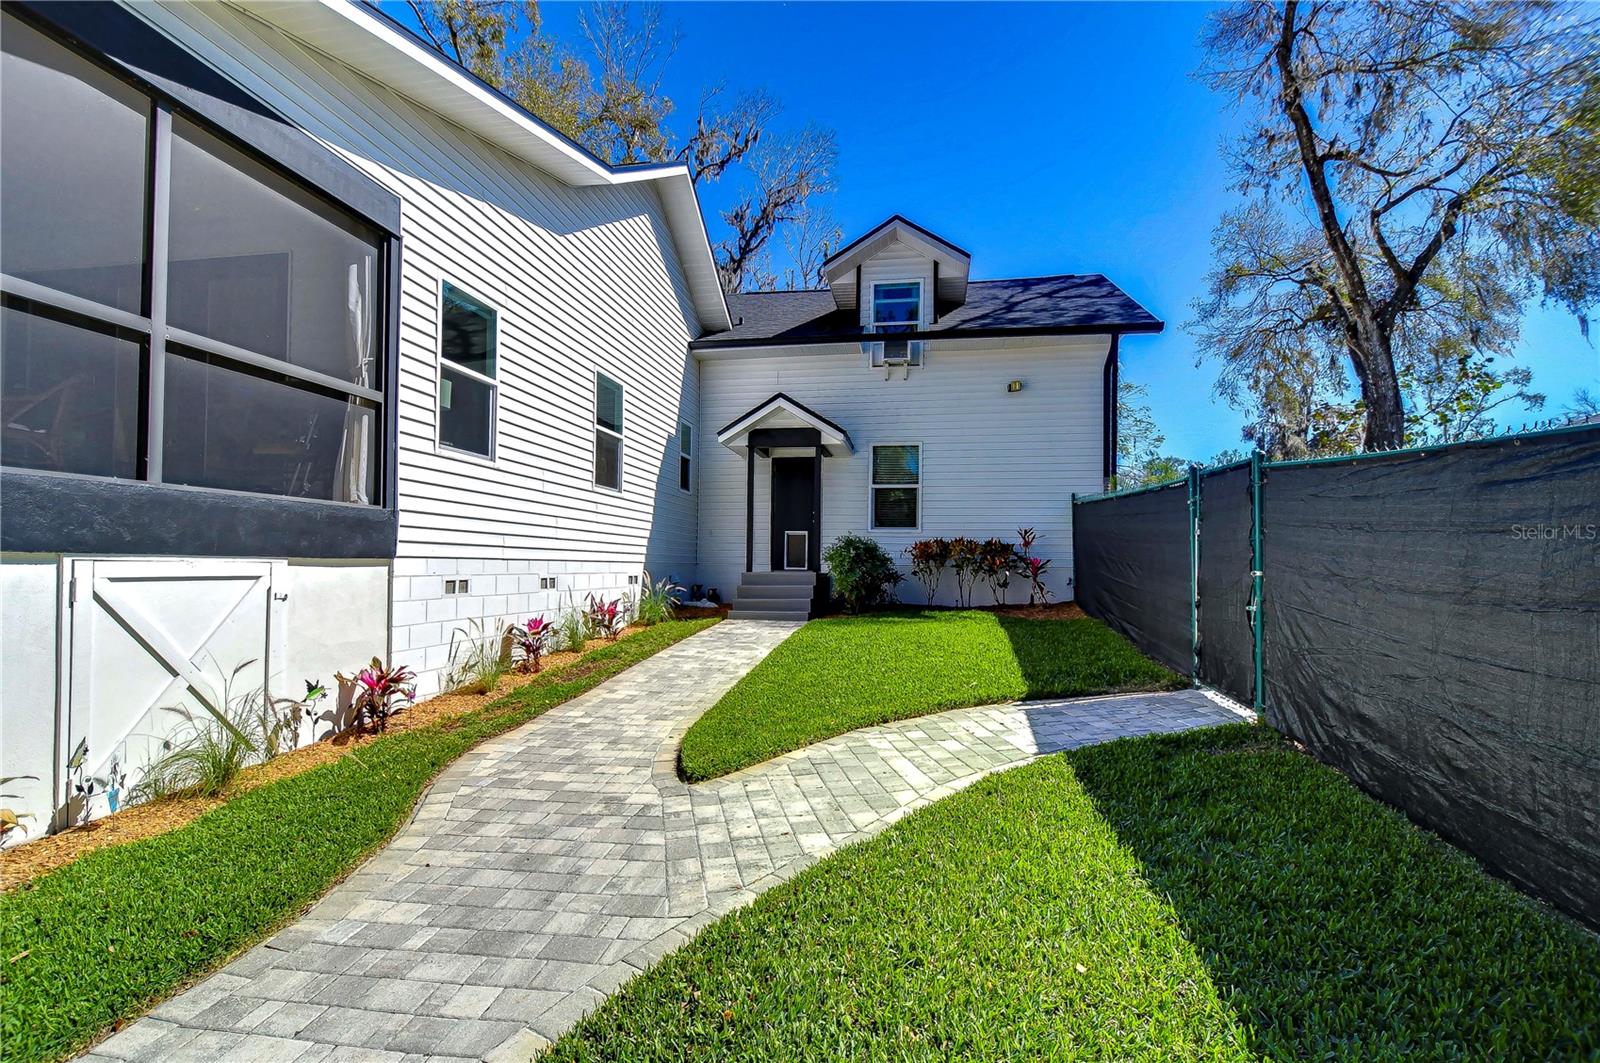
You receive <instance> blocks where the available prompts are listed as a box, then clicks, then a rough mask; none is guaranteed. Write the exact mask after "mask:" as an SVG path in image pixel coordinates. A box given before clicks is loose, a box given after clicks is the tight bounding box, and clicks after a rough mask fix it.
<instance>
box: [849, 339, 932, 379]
mask: <svg viewBox="0 0 1600 1063" xmlns="http://www.w3.org/2000/svg"><path fill="white" fill-rule="evenodd" d="M927 349H928V341H927V340H900V339H883V340H863V341H862V343H861V351H862V353H863V354H865V355H867V357H868V358H869V359H871V364H872V366H873V367H874V368H879V367H882V368H886V369H894V368H901V369H905V370H907V371H908V372H909V370H910V368H911V367H912V366H914V365H915V366H920V365H921V364H922V356H923V355H924V354H925V353H926V352H927Z"/></svg>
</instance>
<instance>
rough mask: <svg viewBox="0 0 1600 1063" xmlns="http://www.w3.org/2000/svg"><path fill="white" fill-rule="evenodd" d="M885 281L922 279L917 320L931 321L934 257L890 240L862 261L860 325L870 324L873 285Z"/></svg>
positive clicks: (925, 324) (926, 323)
mask: <svg viewBox="0 0 1600 1063" xmlns="http://www.w3.org/2000/svg"><path fill="white" fill-rule="evenodd" d="M884 281H921V282H922V306H921V307H920V308H919V310H920V312H921V319H920V323H921V325H922V327H924V328H926V327H927V326H928V325H930V324H932V322H933V259H931V258H929V257H927V256H926V255H924V254H922V253H921V252H919V251H913V250H912V249H911V248H910V247H907V246H906V245H905V244H902V243H898V242H897V243H892V244H890V245H889V246H888V247H886V248H884V249H883V250H882V251H879V252H878V253H877V254H876V255H873V256H872V257H871V258H869V259H867V261H865V262H863V263H862V264H861V296H860V300H861V306H860V309H861V324H862V325H863V326H866V325H870V324H871V323H872V286H873V285H874V284H881V283H883V282H884Z"/></svg>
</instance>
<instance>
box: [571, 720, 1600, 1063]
mask: <svg viewBox="0 0 1600 1063" xmlns="http://www.w3.org/2000/svg"><path fill="white" fill-rule="evenodd" d="M1596 971H1600V939H1596V938H1595V937H1594V936H1592V935H1590V934H1588V933H1586V932H1584V931H1582V930H1580V929H1578V928H1577V927H1576V926H1575V925H1574V924H1572V923H1570V922H1568V921H1566V920H1565V919H1563V918H1561V917H1558V916H1555V915H1553V914H1551V913H1550V912H1549V911H1548V910H1546V909H1544V908H1542V907H1540V906H1539V905H1537V904H1535V903H1533V902H1531V901H1529V900H1527V899H1526V898H1524V897H1522V896H1521V895H1519V894H1518V893H1516V892H1515V891H1514V890H1512V889H1511V888H1510V887H1508V886H1506V885H1505V884H1504V883H1502V882H1500V881H1498V880H1495V879H1492V878H1490V877H1488V876H1487V875H1485V874H1484V873H1483V872H1482V871H1481V870H1480V869H1479V868H1478V867H1477V865H1476V864H1474V863H1473V862H1472V861H1471V860H1470V859H1469V858H1467V857H1466V856H1464V855H1463V854H1461V853H1460V852H1458V851H1456V850H1455V849H1452V848H1451V847H1450V846H1448V845H1446V844H1444V843H1443V842H1441V841H1439V840H1438V839H1437V838H1436V837H1434V836H1433V835H1431V834H1427V833H1425V832H1423V831H1420V830H1418V829H1417V828H1415V827H1413V826H1412V825H1411V824H1409V823H1408V822H1407V821H1406V820H1405V819H1404V817H1402V816H1401V815H1399V814H1398V813H1396V812H1394V811H1393V810H1391V809H1389V808H1387V807H1385V806H1383V805H1381V804H1379V803H1377V802H1375V801H1373V800H1372V799H1371V798H1369V797H1367V796H1366V795H1364V794H1362V793H1361V792H1360V791H1358V790H1357V789H1355V788H1354V787H1353V786H1352V785H1351V784H1350V783H1349V782H1348V781H1347V780H1346V779H1345V778H1344V777H1343V776H1341V775H1339V774H1338V773H1336V772H1334V771H1333V770H1331V769H1329V768H1327V767H1325V766H1322V765H1320V764H1318V763H1317V762H1315V761H1314V760H1312V759H1310V758H1309V757H1307V756H1305V755H1303V754H1301V753H1299V752H1297V751H1296V750H1294V749H1293V748H1292V747H1290V746H1289V745H1288V744H1286V743H1285V742H1284V741H1283V740H1282V739H1280V738H1279V737H1278V736H1277V735H1275V734H1273V733H1272V732H1271V731H1269V730H1266V729H1265V728H1259V727H1255V726H1251V725H1230V726H1227V727H1223V728H1215V729H1210V730H1206V731H1199V732H1193V733H1190V734H1188V735H1181V736H1170V737H1158V738H1145V739H1130V740H1124V741H1121V742H1115V743H1111V744H1108V745H1103V746H1097V747H1093V748H1089V749H1083V750H1077V751H1074V752H1072V753H1067V754H1063V755H1060V756H1056V757H1050V758H1046V759H1044V760H1041V761H1038V762H1036V763H1034V764H1031V765H1029V766H1027V767H1024V768H1019V769H1016V770H1014V771H1010V772H1006V773H1003V774H1000V775H996V776H993V777H991V778H989V779H987V780H984V781H983V782H980V783H978V784H976V785H974V786H973V787H972V788H970V789H968V790H966V791H964V792H962V793H960V794H958V795H956V796H954V797H951V798H947V799H946V800H944V801H941V802H938V803H936V804H934V805H932V806H929V807H928V808H926V809H924V810H922V811H920V812H918V813H916V814H914V815H912V816H909V817H907V818H906V819H905V820H903V821H901V822H900V823H899V824H897V825H895V826H894V827H892V828H890V829H889V830H888V831H887V832H885V833H884V834H882V835H880V836H878V837H877V838H875V839H873V840H871V841H868V842H865V843H863V844H860V845H857V846H854V847H852V848H849V849H846V850H844V851H843V852H841V853H838V854H836V855H835V856H833V857H832V858H830V859H828V860H826V861H824V862H823V863H821V864H819V865H817V866H816V867H813V868H811V869H809V870H807V871H806V872H804V873H802V874H801V875H800V876H798V877H797V878H795V879H794V880H792V881H790V882H789V883H787V884H785V885H783V886H780V887H778V888H776V889H774V890H772V891H771V892H769V893H767V894H765V895H764V896H762V897H761V898H760V899H759V900H757V901H756V902H755V903H754V904H753V905H752V906H750V907H749V908H745V909H742V910H740V911H738V912H735V913H734V914H732V915H730V916H727V917H725V918H724V919H722V920H720V921H718V922H716V923H714V924H712V925H711V926H709V927H708V928H706V930H704V931H703V932H702V933H701V934H700V935H699V936H698V937H696V938H695V939H694V941H692V942H691V943H690V944H688V945H687V946H685V947H684V948H682V949H680V950H678V951H677V952H675V953H673V954H671V955H670V956H668V957H667V958H666V959H664V960H663V961H662V962H660V963H659V964H658V965H656V966H655V967H654V968H652V969H651V970H650V971H648V972H646V973H645V974H643V975H641V976H639V977H637V978H635V979H634V980H633V981H632V982H630V983H628V984H627V985H626V986H625V987H624V988H623V990H622V991H621V992H620V993H619V994H618V995H617V996H616V997H614V998H612V999H611V1000H610V1001H609V1002H608V1003H606V1004H605V1005H604V1006H602V1007H601V1008H600V1010H599V1011H597V1012H596V1013H595V1014H593V1015H591V1016H590V1017H588V1018H587V1019H585V1020H584V1021H583V1022H582V1023H580V1024H579V1025H578V1026H577V1027H576V1028H575V1029H574V1030H573V1031H572V1032H571V1033H570V1034H569V1035H568V1036H567V1037H565V1038H563V1039H562V1040H561V1041H560V1042H558V1043H557V1045H556V1046H555V1049H554V1052H553V1056H552V1058H553V1059H556V1060H590V1059H622V1058H626V1059H630V1060H650V1059H663V1060H665V1059H672V1060H682V1059H708V1060H709V1059H716V1060H755V1061H760V1063H781V1061H787V1060H810V1059H893V1060H924V1059H925V1060H948V1059H965V1060H991V1059H1041V1058H1073V1059H1078V1058H1087V1059H1116V1060H1126V1059H1163V1060H1165V1059H1197V1060H1233V1059H1252V1058H1260V1057H1262V1056H1266V1057H1269V1058H1281V1059H1289V1058H1314V1059H1349V1060H1354V1059H1361V1060H1371V1059H1379V1060H1382V1059H1401V1058H1405V1059H1412V1058H1417V1059H1461V1058H1478V1059H1547V1058H1587V1057H1592V1055H1593V1054H1594V1053H1596V1052H1600V978H1597V977H1596Z"/></svg>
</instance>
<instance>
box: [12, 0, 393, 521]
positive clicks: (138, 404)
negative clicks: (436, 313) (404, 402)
mask: <svg viewBox="0 0 1600 1063" xmlns="http://www.w3.org/2000/svg"><path fill="white" fill-rule="evenodd" d="M3 22H4V32H3V49H4V56H5V61H4V63H3V72H0V78H3V85H0V99H3V100H4V115H3V120H0V138H3V144H0V155H3V156H4V158H5V160H6V161H5V166H6V173H5V181H4V183H3V185H0V274H3V276H0V289H3V291H4V304H3V310H0V318H3V325H0V328H3V336H0V343H3V345H4V348H5V354H6V357H5V364H4V370H3V384H0V393H3V403H4V414H3V417H0V431H3V439H0V461H3V462H4V464H6V465H9V466H15V467H21V468H28V469H34V470H40V471H44V472H61V473H78V474H87V475H91V476H98V477H110V478H120V479H126V480H146V481H150V482H153V483H167V484H182V485H188V486H195V487H208V488H220V489H224V490H229V491H243V492H249V493H255V494H265V495H279V496H291V497H296V498H306V499H316V500H322V501H333V502H347V503H355V504H358V505H375V504H378V503H380V502H381V501H382V499H380V497H379V495H380V489H379V474H380V470H381V468H382V461H383V460H384V455H383V454H382V453H381V450H382V439H383V427H382V426H383V415H384V413H385V412H386V411H385V409H384V401H385V399H384V394H383V390H382V389H383V387H384V385H385V381H384V380H383V379H382V376H383V373H382V371H381V368H380V366H381V351H382V350H383V345H382V343H381V342H380V337H379V333H380V331H381V322H383V321H384V320H385V315H383V314H381V313H380V312H379V311H380V307H381V306H382V305H383V303H384V300H385V295H384V293H385V285H384V283H383V274H384V272H385V262H384V260H385V258H386V254H385V251H384V240H383V237H382V236H381V235H380V233H379V232H378V231H377V230H375V229H372V228H370V227H369V226H368V225H367V224H366V223H364V222H361V221H358V220H356V218H355V216H354V215H352V214H350V213H349V212H347V211H346V210H344V209H343V208H339V207H335V206H334V205H333V204H332V203H331V202H329V201H328V200H326V199H324V198H323V197H322V196H320V195H317V194H314V193H312V192H310V191H309V190H307V189H306V188H303V187H302V186H301V185H300V184H299V183H298V182H296V181H293V180H291V179H290V178H288V177H286V176H285V175H283V174H282V173H280V172H278V171H277V170H276V169H275V168H273V167H272V166H271V165H269V164H267V163H266V162H264V161H261V160H260V159H259V158H257V157H256V156H255V155H252V154H247V153H246V152H245V151H243V150H241V149H239V148H237V147H235V146H234V145H233V144H232V143H231V142H229V141H226V140H224V139H223V138H222V137H221V136H219V135H217V134H216V133H214V132H212V131H211V129H209V128H208V127H206V126H203V125H202V124H201V123H200V122H198V121H196V120H194V119H191V118H190V117H189V116H188V115H187V114H185V113H184V112H183V111H181V110H178V109H176V108H174V107H173V106H172V105H170V104H169V103H168V102H167V101H166V99H165V98H161V97H157V96H155V95H153V94H150V93H147V92H146V91H144V90H143V89H140V88H136V87H135V86H134V85H132V84H129V83H128V82H126V81H124V80H123V79H122V78H120V77H117V76H115V75H112V74H111V73H109V72H107V71H106V70H104V69H102V68H101V67H99V66H97V65H95V64H94V63H91V62H90V61H89V60H87V59H85V58H83V57H82V56H80V55H78V54H77V53H76V52H74V51H72V50H71V49H69V48H67V47H66V46H65V45H63V44H61V43H59V42H57V41H56V40H55V39H54V38H52V37H50V36H48V35H47V34H45V33H44V32H42V31H40V30H38V29H36V28H34V27H33V26H32V25H31V24H30V23H28V22H26V21H24V20H23V19H21V18H18V17H16V16H15V15H13V14H11V13H9V12H8V13H6V14H5V15H4V16H3Z"/></svg>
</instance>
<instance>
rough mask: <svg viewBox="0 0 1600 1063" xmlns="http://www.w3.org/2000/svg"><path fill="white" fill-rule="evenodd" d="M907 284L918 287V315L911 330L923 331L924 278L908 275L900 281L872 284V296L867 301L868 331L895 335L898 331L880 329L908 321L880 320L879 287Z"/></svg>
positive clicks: (898, 300) (882, 281) (875, 282)
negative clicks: (882, 330)
mask: <svg viewBox="0 0 1600 1063" xmlns="http://www.w3.org/2000/svg"><path fill="white" fill-rule="evenodd" d="M906 285H910V286H911V287H914V288H916V289H917V317H916V320H915V321H913V322H911V323H910V324H911V331H912V332H921V331H922V291H923V286H922V278H921V277H907V278H906V279H905V280H898V281H891V280H881V281H873V282H872V285H871V288H872V292H871V298H870V300H869V301H868V303H867V331H869V332H873V333H877V334H878V335H882V336H893V335H896V333H893V332H880V331H879V330H880V329H882V328H883V327H884V326H896V327H899V326H904V325H905V324H906V322H904V321H879V320H878V289H879V288H894V287H904V286H906ZM893 301H894V302H904V301H905V300H903V299H897V300H893Z"/></svg>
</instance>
